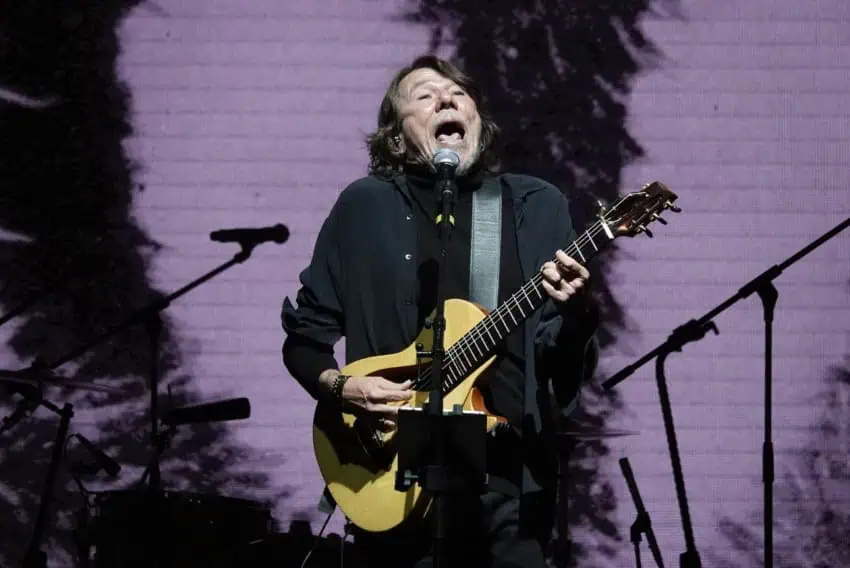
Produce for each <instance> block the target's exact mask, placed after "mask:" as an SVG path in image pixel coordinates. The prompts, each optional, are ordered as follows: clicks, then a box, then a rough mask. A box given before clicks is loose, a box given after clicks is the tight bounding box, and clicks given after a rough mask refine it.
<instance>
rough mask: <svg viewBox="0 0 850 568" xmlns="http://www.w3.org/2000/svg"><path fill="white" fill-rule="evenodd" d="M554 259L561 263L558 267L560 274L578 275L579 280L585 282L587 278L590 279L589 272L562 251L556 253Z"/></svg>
mask: <svg viewBox="0 0 850 568" xmlns="http://www.w3.org/2000/svg"><path fill="white" fill-rule="evenodd" d="M555 258H557V259H558V261H559V262H560V263H561V265H560V267H559V268H560V271H561V273H563V274H565V275H567V276H572V275H573V274H578V276H579V278H581V279H582V280H587V279H588V278H590V271H589V270H588V269H587V268H585V267H584V266H582V265H581V263H579V262H578V261H577V260H576V259H574V258H573V257H571V256H569V255H568V254H567V253H565V252H564V251H562V250H559V251H558V252H556V253H555Z"/></svg>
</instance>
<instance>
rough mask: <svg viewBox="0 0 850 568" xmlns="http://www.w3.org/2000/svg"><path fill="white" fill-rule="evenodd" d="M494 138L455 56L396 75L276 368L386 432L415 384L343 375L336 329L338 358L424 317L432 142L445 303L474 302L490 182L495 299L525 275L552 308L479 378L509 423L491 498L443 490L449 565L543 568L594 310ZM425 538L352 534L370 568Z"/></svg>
mask: <svg viewBox="0 0 850 568" xmlns="http://www.w3.org/2000/svg"><path fill="white" fill-rule="evenodd" d="M498 133H499V129H498V127H497V125H496V124H495V123H494V121H493V119H492V118H491V117H490V115H489V114H488V112H487V111H486V109H485V108H483V101H482V96H481V94H480V92H479V91H478V89H476V87H475V85H473V83H472V81H471V80H470V78H469V77H467V76H466V75H465V74H464V73H463V72H461V71H460V70H459V69H458V68H457V67H455V66H454V65H452V64H451V63H449V62H447V61H444V60H441V59H438V58H436V57H432V56H423V57H419V58H417V59H416V60H415V61H414V62H413V63H412V64H411V65H410V66H407V67H405V68H404V69H402V70H400V71H399V72H398V73H397V74H396V76H395V77H394V79H393V80H392V81H391V82H390V85H389V88H388V89H387V92H386V94H385V96H384V99H383V101H382V102H381V106H380V109H379V111H378V127H377V130H376V131H375V132H374V133H372V134H370V135H369V136H368V138H367V142H368V146H369V156H370V164H369V175H368V176H367V177H364V178H362V179H359V180H356V181H354V182H352V183H351V184H350V185H348V187H346V188H345V189H344V190H343V191H342V193H341V194H340V196H339V198H338V200H337V201H336V203H335V204H334V206H333V208H332V209H331V212H330V214H329V215H328V217H327V219H326V220H325V221H324V223H323V225H322V228H321V230H320V232H319V236H318V239H317V241H316V245H315V249H314V251H313V256H312V258H311V261H310V264H309V266H307V268H306V269H304V271H303V272H302V273H301V276H300V281H301V288H300V289H299V291H298V294H297V298H296V304H297V307H296V306H295V305H294V304H293V303H292V302H291V301H290V300H289V299H288V298H287V299H286V300H284V304H283V312H282V322H283V328H284V330H285V332H286V340H285V342H284V344H283V360H284V364H285V365H286V367H287V369H288V370H289V372H290V374H291V375H292V376H293V377H294V378H295V379H296V380H298V382H299V383H300V384H301V385H302V386H303V387H304V389H306V390H307V392H309V393H310V394H311V395H312V396H313V397H314V398H316V399H317V400H323V401H328V402H329V403H336V404H340V405H342V408H346V409H348V411H357V412H359V413H371V414H372V415H374V416H376V417H379V418H380V420H381V421H382V422H383V423H384V426H385V427H387V428H391V427H392V423H393V416H394V414H395V413H397V408H398V405H397V404H396V405H393V404H388V403H391V402H396V401H404V400H407V399H408V398H409V397H410V396H411V394H412V391H411V390H410V389H411V388H412V383H411V382H410V381H407V382H405V383H401V384H399V383H396V382H392V381H389V380H386V379H384V378H381V377H377V376H370V377H344V376H340V371H339V365H338V364H337V362H336V360H335V358H334V355H333V346H334V344H335V343H336V342H337V341H338V340H339V339H340V338H341V337H342V336H345V338H346V341H345V347H346V355H345V357H346V363H350V362H352V361H357V360H360V359H363V358H365V357H370V356H375V355H384V354H390V353H396V352H398V351H401V350H402V349H404V348H406V347H407V346H408V345H410V344H411V342H413V341H414V339H415V338H416V336H417V335H418V333H419V331H420V330H421V329H422V327H423V325H424V322H425V319H426V317H427V316H429V315H430V314H431V313H432V311H433V310H434V309H435V306H436V293H437V289H436V288H437V266H438V259H439V257H440V250H441V246H440V234H439V231H438V226H437V225H436V224H435V219H436V218H437V217H438V215H439V212H440V203H439V198H438V195H437V193H436V192H435V183H436V178H435V171H436V169H435V167H434V166H433V158H434V154H435V153H436V152H437V151H438V150H440V149H450V150H453V151H455V152H456V153H457V155H458V156H459V158H460V163H459V165H458V167H457V170H456V175H457V178H456V179H457V195H456V201H455V205H454V210H453V213H454V225H453V229H452V233H451V238H450V241H449V247H448V250H447V259H448V260H447V264H446V266H445V270H447V278H446V290H445V295H446V297H447V298H461V299H470V272H471V270H473V269H471V267H470V259H471V256H472V253H471V251H472V250H473V248H472V227H473V222H472V219H473V208H474V207H473V202H474V198H475V192H476V191H478V190H479V189H481V188H483V187H489V188H493V187H496V188H497V189H496V192H497V193H496V195H497V199H498V193H499V192H500V193H501V199H500V204H499V205H498V207H500V210H501V225H502V226H501V230H500V235H501V236H500V250H501V252H500V254H498V256H499V261H498V263H499V267H498V282H497V285H498V302H499V303H501V302H504V301H505V300H506V299H507V298H509V297H510V296H511V295H512V294H513V293H514V292H516V291H517V290H519V289H520V287H521V286H522V285H523V284H524V283H525V282H526V281H527V280H528V279H529V278H531V277H532V276H534V275H535V274H536V273H537V272H541V273H542V277H543V288H544V289H545V292H546V293H547V294H548V299H547V300H546V303H545V304H544V305H543V308H542V309H541V310H538V311H537V312H535V313H534V314H531V315H530V316H529V317H528V319H527V320H526V321H525V322H524V323H522V324H521V325H520V326H519V327H518V328H517V329H516V330H515V331H514V332H513V333H511V334H510V335H508V336H507V337H506V338H505V339H504V340H503V341H502V342H501V344H500V346H499V350H498V351H497V355H498V357H497V359H496V360H495V362H494V363H493V364H492V365H491V366H490V367H489V368H488V369H487V371H486V373H485V375H483V377H482V378H481V379H479V381H478V382H477V386H478V387H479V388H480V390H481V392H482V394H483V396H484V399H485V402H486V405H487V408H488V409H489V410H490V411H491V412H493V413H494V414H496V415H499V416H502V417H504V418H506V419H507V421H508V426H507V427H501V428H498V429H496V430H495V431H494V433H493V434H492V435H490V436H488V441H487V462H488V463H487V471H488V474H489V480H490V482H489V484H488V491H487V492H486V493H485V494H483V495H477V494H476V495H471V496H470V495H460V496H455V494H451V493H450V494H449V499H450V500H451V502H450V503H449V505H448V506H449V510H450V511H451V516H450V519H451V521H452V522H450V524H449V535H450V539H451V540H450V542H449V543H448V545H449V548H450V559H451V561H450V563H449V564H448V565H450V566H456V565H458V566H459V565H463V566H469V567H472V566H493V567H496V566H498V567H508V566H522V567H523V568H534V567H541V568H542V567H543V566H544V565H545V561H544V557H545V555H546V550H547V546H548V543H549V540H550V538H551V532H552V530H551V529H552V522H553V518H554V506H555V499H554V489H555V482H556V477H555V473H556V467H557V462H556V455H557V454H556V448H555V447H554V431H553V430H554V428H553V422H554V416H553V411H552V409H553V407H555V406H558V407H560V408H561V410H562V412H566V411H568V409H569V408H572V407H573V406H574V405H575V402H576V398H577V395H578V392H579V388H580V385H581V383H582V381H583V380H585V379H586V378H588V377H589V376H591V375H592V373H593V370H594V367H595V365H596V358H597V350H598V348H597V344H596V341H595V336H594V334H595V330H596V326H597V324H598V311H597V310H596V309H595V307H594V304H593V302H592V301H591V299H590V295H589V294H588V293H587V291H586V284H587V280H588V277H589V273H588V271H587V269H586V268H585V267H583V266H582V265H580V264H579V263H578V262H576V261H575V260H573V259H572V258H570V257H569V256H567V255H566V254H565V253H564V252H563V249H565V248H567V247H568V245H569V244H571V243H572V242H573V241H574V239H575V236H576V234H575V231H574V229H573V226H572V223H571V221H570V212H569V206H568V202H567V199H566V197H565V196H564V194H563V193H562V192H561V191H560V190H558V189H557V188H555V187H554V186H553V185H551V184H549V183H547V182H545V181H543V180H540V179H537V178H534V177H529V176H523V175H513V174H508V173H499V172H498V165H497V159H496V156H495V148H494V142H495V140H496V138H497V135H498ZM553 257H556V258H557V259H558V261H559V262H558V263H555V262H552V261H551V259H552V258H553ZM491 268H494V267H491ZM553 395H554V401H555V403H556V404H553V403H552V400H553V399H552V396H553ZM431 537H432V530H431V525H430V524H428V523H423V522H421V521H410V522H405V523H403V524H402V525H401V526H399V527H397V528H395V529H392V530H390V531H387V532H383V533H367V532H365V531H357V533H355V540H356V542H357V548H358V549H359V551H360V553H361V554H363V555H365V557H366V559H367V565H368V566H374V567H382V566H387V567H390V566H392V567H393V568H403V567H408V566H416V567H423V566H431V565H432V562H433V560H432V550H431V542H432V541H431ZM461 563H462V564H461ZM441 565H446V564H445V563H442V562H441Z"/></svg>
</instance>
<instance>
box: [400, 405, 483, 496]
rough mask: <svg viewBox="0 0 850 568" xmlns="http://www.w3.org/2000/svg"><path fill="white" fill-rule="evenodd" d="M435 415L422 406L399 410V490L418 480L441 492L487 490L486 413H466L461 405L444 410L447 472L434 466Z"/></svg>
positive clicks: (444, 456)
mask: <svg viewBox="0 0 850 568" xmlns="http://www.w3.org/2000/svg"><path fill="white" fill-rule="evenodd" d="M432 418H433V417H432V416H431V415H430V414H429V413H427V412H425V411H423V410H422V409H419V408H412V407H411V408H401V409H399V412H398V434H396V440H397V441H398V447H399V451H398V472H397V473H396V482H395V488H396V490H398V491H407V490H408V489H410V488H411V487H412V486H413V484H415V483H419V484H420V485H421V486H422V487H423V488H426V489H432V490H433V489H435V488H436V490H438V491H446V492H456V491H464V492H467V491H469V492H473V491H474V492H477V493H478V494H481V493H485V492H486V491H487V471H486V450H487V438H486V436H485V433H486V429H487V416H486V415H485V414H484V413H482V412H476V411H471V412H470V411H468V412H464V411H463V407H461V406H460V405H456V406H455V408H454V409H453V410H451V411H445V412H444V413H443V416H442V417H441V418H440V420H442V435H443V450H444V454H443V459H444V462H443V464H444V465H443V468H442V471H443V472H445V473H441V471H440V469H438V468H436V467H435V466H434V463H435V459H434V444H433V443H432V441H431V436H432V428H433V426H432V424H431V419H432Z"/></svg>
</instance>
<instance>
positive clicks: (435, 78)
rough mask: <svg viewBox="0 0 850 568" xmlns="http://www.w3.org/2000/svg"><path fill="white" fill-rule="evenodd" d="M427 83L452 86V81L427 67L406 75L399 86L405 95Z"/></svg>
mask: <svg viewBox="0 0 850 568" xmlns="http://www.w3.org/2000/svg"><path fill="white" fill-rule="evenodd" d="M428 83H449V84H453V83H454V81H452V80H451V79H449V78H448V77H446V76H445V75H442V74H440V73H439V72H438V71H436V70H435V69H431V68H429V67H426V68H421V69H414V70H413V71H411V72H410V73H408V74H407V75H406V76H405V77H404V79H402V80H401V82H400V83H399V86H400V87H401V88H402V91H405V92H407V93H410V92H412V91H413V90H414V89H416V88H417V87H420V86H422V85H425V84H428Z"/></svg>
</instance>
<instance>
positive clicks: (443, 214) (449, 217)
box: [425, 168, 456, 568]
mask: <svg viewBox="0 0 850 568" xmlns="http://www.w3.org/2000/svg"><path fill="white" fill-rule="evenodd" d="M438 171H445V170H442V169H441V168H438ZM438 180H439V181H438V182H437V191H438V192H439V199H440V217H438V226H439V231H440V258H439V259H438V268H437V274H438V278H437V306H436V312H435V314H434V321H433V323H432V325H433V339H432V346H431V357H432V359H431V394H430V396H429V398H428V410H427V414H428V416H429V417H430V419H431V441H432V443H433V451H434V461H433V463H432V464H430V465H428V466H426V476H425V488H426V489H427V490H429V491H430V492H431V493H432V494H433V496H434V568H439V567H440V566H441V565H444V564H443V560H445V557H444V555H445V552H446V547H445V540H446V517H447V511H446V502H445V500H446V495H445V493H446V490H447V489H448V475H447V472H446V463H445V461H446V460H445V453H446V448H445V436H444V427H443V426H444V425H443V418H444V417H443V361H444V360H445V354H446V351H445V340H444V336H445V329H446V318H445V302H446V284H447V282H448V262H447V260H448V248H449V239H450V237H451V230H452V224H453V221H454V217H453V209H454V202H455V189H456V184H455V182H454V179H453V176H452V175H450V174H449V175H445V174H444V175H441V176H438ZM445 565H448V563H446V564H445Z"/></svg>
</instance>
